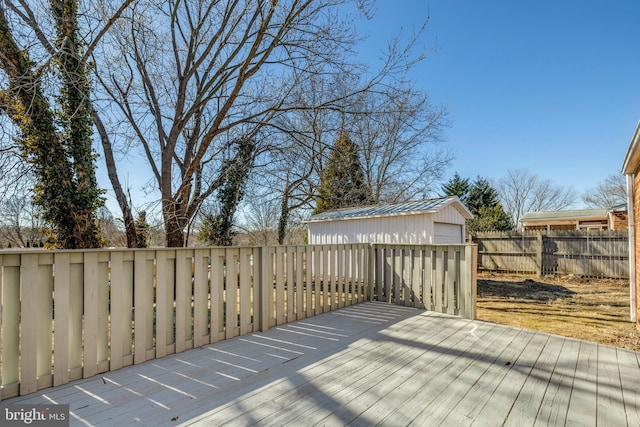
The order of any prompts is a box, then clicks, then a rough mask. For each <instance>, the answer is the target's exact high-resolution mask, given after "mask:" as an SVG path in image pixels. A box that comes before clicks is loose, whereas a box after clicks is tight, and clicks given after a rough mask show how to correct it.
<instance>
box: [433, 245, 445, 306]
mask: <svg viewBox="0 0 640 427" xmlns="http://www.w3.org/2000/svg"><path fill="white" fill-rule="evenodd" d="M434 256H435V260H434V261H435V264H434V265H435V280H434V283H433V286H432V292H433V301H434V310H435V311H437V312H439V313H442V309H443V299H444V297H443V294H442V291H443V286H444V266H445V264H444V250H443V249H442V247H438V248H436V250H435V251H434Z"/></svg>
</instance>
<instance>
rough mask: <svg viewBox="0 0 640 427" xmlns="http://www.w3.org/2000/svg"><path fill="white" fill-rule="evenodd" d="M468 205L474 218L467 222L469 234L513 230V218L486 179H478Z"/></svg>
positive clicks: (470, 194) (469, 196)
mask: <svg viewBox="0 0 640 427" xmlns="http://www.w3.org/2000/svg"><path fill="white" fill-rule="evenodd" d="M466 205H467V207H468V208H469V210H470V211H471V213H472V214H473V216H474V217H473V218H472V219H470V220H469V221H467V230H468V231H469V232H472V233H473V232H477V231H507V230H511V229H513V221H512V220H511V217H510V216H509V215H508V214H507V213H506V212H505V211H504V209H503V208H502V205H501V204H500V203H499V197H498V192H497V191H496V190H495V188H493V187H492V186H491V184H489V181H487V180H486V179H484V178H481V177H478V178H476V180H475V182H474V183H473V185H472V186H471V188H470V189H469V194H468V196H467V199H466Z"/></svg>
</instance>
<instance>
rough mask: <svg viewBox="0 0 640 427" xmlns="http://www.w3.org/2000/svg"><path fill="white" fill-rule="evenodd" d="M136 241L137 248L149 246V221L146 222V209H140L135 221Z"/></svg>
mask: <svg viewBox="0 0 640 427" xmlns="http://www.w3.org/2000/svg"><path fill="white" fill-rule="evenodd" d="M135 225H136V242H137V245H138V246H137V247H138V248H146V247H148V246H149V223H148V222H147V211H140V212H139V213H138V217H137V218H136V221H135Z"/></svg>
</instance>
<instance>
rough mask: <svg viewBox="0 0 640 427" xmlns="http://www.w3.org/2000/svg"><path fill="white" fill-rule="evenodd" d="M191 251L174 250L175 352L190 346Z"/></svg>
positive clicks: (180, 351)
mask: <svg viewBox="0 0 640 427" xmlns="http://www.w3.org/2000/svg"><path fill="white" fill-rule="evenodd" d="M191 253H192V251H191V250H189V249H178V250H176V353H182V352H183V351H185V350H187V349H189V348H191V346H192V345H189V340H190V338H191V302H192V300H191V296H192V294H193V291H192V284H191V265H192V261H191Z"/></svg>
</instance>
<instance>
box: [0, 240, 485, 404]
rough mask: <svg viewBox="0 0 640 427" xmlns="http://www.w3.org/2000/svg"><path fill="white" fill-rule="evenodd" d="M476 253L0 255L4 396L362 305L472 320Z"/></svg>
mask: <svg viewBox="0 0 640 427" xmlns="http://www.w3.org/2000/svg"><path fill="white" fill-rule="evenodd" d="M474 249H475V247H474V246H472V245H458V246H411V247H409V246H402V247H400V246H396V245H375V246H373V247H372V246H370V245H366V244H353V245H327V246H280V247H261V248H256V247H241V248H237V247H236V248H187V249H148V250H147V249H137V250H133V249H128V250H88V251H29V252H11V251H4V252H0V384H1V386H2V388H1V390H0V398H8V397H12V396H17V395H24V394H28V393H32V392H35V391H37V390H39V389H42V388H46V387H51V386H57V385H61V384H65V383H68V382H69V381H72V380H75V379H79V378H88V377H91V376H94V375H96V374H99V373H103V372H107V371H113V370H116V369H119V368H122V367H124V366H127V365H131V364H138V363H142V362H145V361H147V360H151V359H154V358H159V357H163V356H166V355H168V354H172V353H180V352H182V351H185V350H187V349H191V348H195V347H201V346H203V345H206V344H209V343H214V342H216V341H218V340H223V339H229V338H232V337H235V336H238V335H243V334H247V333H251V332H255V331H260V330H262V331H264V330H266V329H268V328H269V327H272V326H275V325H280V324H284V323H286V322H291V321H293V320H297V319H302V318H305V317H308V316H313V315H316V314H320V313H324V312H327V311H330V310H334V309H337V308H341V307H344V306H347V305H351V304H357V303H360V302H363V301H371V300H380V301H387V302H389V303H395V304H401V305H412V306H415V307H423V308H426V309H431V310H438V311H442V312H447V313H452V314H459V315H462V316H467V317H471V318H473V316H474V315H475V312H474V308H475V259H474V253H475V252H474ZM472 282H473V283H472Z"/></svg>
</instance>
